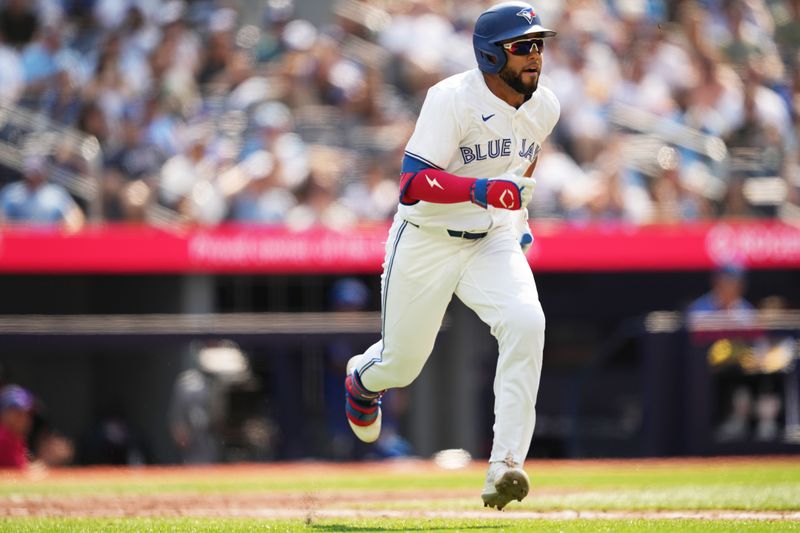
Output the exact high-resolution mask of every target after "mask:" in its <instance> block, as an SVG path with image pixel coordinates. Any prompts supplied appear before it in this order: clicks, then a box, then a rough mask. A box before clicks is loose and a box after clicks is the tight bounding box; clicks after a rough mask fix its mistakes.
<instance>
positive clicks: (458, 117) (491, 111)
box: [398, 69, 561, 231]
mask: <svg viewBox="0 0 800 533" xmlns="http://www.w3.org/2000/svg"><path fill="white" fill-rule="evenodd" d="M560 112H561V107H560V105H559V103H558V100H557V99H556V97H555V95H554V94H553V92H552V91H551V90H550V89H548V88H547V87H544V86H542V85H541V84H539V87H538V88H537V90H536V92H534V93H533V96H531V98H530V99H529V100H528V101H527V102H525V103H524V104H522V106H520V108H519V109H515V108H514V107H513V106H511V105H509V104H507V103H506V102H504V101H503V100H501V99H500V98H498V97H497V96H495V95H494V94H493V93H492V92H491V91H490V90H489V88H488V87H487V86H486V82H485V81H484V80H483V75H482V74H481V72H480V70H478V69H473V70H469V71H467V72H463V73H461V74H457V75H455V76H451V77H449V78H447V79H445V80H442V81H441V82H439V83H437V84H436V85H434V86H433V87H431V88H430V89H429V90H428V95H427V97H426V98H425V103H424V104H423V105H422V110H421V111H420V115H419V118H418V119H417V126H416V128H415V130H414V134H413V135H412V136H411V139H410V140H409V141H408V144H407V145H406V155H407V156H410V157H413V158H415V159H418V160H419V161H421V162H423V163H425V164H428V165H430V166H431V167H433V168H439V169H442V170H445V171H447V172H449V173H451V174H455V175H458V176H468V177H475V178H491V177H495V176H499V175H500V174H503V173H505V172H508V171H510V170H512V169H514V168H515V167H517V166H518V165H520V164H522V163H523V159H524V160H527V161H532V160H533V157H534V156H535V155H536V153H538V150H539V149H540V147H541V145H542V143H543V142H544V140H545V138H546V137H547V136H548V135H549V134H550V132H551V131H552V130H553V127H554V126H555V124H556V122H557V121H558V117H559V114H560ZM417 179H419V178H417ZM398 213H399V215H400V216H401V217H403V218H404V219H405V220H408V221H410V222H413V223H414V224H417V225H420V226H439V227H446V228H447V229H454V230H463V231H486V230H487V229H488V228H489V227H492V226H496V225H500V224H502V223H504V222H506V221H508V220H510V219H511V212H510V211H508V210H504V209H495V208H493V207H491V206H490V207H489V208H488V209H484V208H482V207H480V206H477V205H475V204H472V203H471V202H462V203H458V204H435V203H430V202H423V201H421V202H417V203H416V204H414V205H403V204H400V207H399V209H398Z"/></svg>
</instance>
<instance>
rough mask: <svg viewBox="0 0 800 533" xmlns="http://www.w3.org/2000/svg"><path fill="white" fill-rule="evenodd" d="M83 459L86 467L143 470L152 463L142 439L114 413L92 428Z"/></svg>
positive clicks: (86, 441) (85, 441)
mask: <svg viewBox="0 0 800 533" xmlns="http://www.w3.org/2000/svg"><path fill="white" fill-rule="evenodd" d="M79 459H80V462H81V464H85V465H127V466H140V465H143V464H146V463H148V462H150V461H149V457H148V453H147V450H146V447H145V445H144V443H143V439H142V438H141V436H140V435H139V434H138V432H137V431H136V430H135V429H134V428H133V427H132V426H131V424H130V423H129V422H128V421H127V420H126V419H125V417H124V416H121V415H119V414H115V413H113V412H109V413H108V415H106V416H103V417H102V418H101V419H100V421H99V422H97V423H96V424H94V425H93V426H92V428H91V430H90V431H89V433H88V434H87V435H86V436H85V438H84V440H83V442H82V446H81V454H80V458H79Z"/></svg>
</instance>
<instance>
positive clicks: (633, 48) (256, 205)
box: [0, 0, 800, 228]
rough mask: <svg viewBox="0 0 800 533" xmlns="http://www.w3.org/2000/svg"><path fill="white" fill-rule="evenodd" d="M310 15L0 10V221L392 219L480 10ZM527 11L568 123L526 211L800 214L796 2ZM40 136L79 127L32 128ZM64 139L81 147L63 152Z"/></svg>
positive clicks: (271, 5) (229, 8) (84, 3)
mask: <svg viewBox="0 0 800 533" xmlns="http://www.w3.org/2000/svg"><path fill="white" fill-rule="evenodd" d="M308 3H310V4H312V5H318V8H319V9H320V10H324V11H328V10H330V11H331V15H330V17H321V18H322V19H327V20H329V22H327V23H325V24H316V25H315V24H313V23H312V22H309V21H307V20H304V19H302V18H300V17H298V16H297V15H296V12H297V9H296V7H297V6H295V5H294V3H293V1H292V0H266V1H263V2H245V1H226V0H194V1H181V0H171V1H167V2H161V1H158V0H125V1H123V0H38V1H28V0H5V1H4V2H2V3H1V4H0V5H1V6H2V7H1V8H0V32H1V37H2V46H0V101H1V102H2V104H3V107H2V110H3V112H2V114H0V116H2V118H3V120H2V121H0V141H2V142H1V143H0V162H2V163H3V164H4V166H5V167H7V168H6V169H5V170H3V172H2V174H1V175H0V183H6V184H8V185H7V186H6V188H5V189H4V190H3V191H2V193H0V211H2V216H3V217H4V218H5V219H6V220H7V221H11V222H13V221H15V220H26V219H27V220H31V219H34V220H38V221H45V222H48V221H49V222H52V221H56V220H64V221H67V222H68V223H69V224H70V225H71V226H73V227H79V226H80V225H81V224H82V223H83V216H82V215H81V213H83V215H86V217H87V218H88V219H89V220H93V221H102V220H105V221H120V220H121V221H147V222H163V221H167V222H170V221H194V222H197V223H201V224H218V223H221V222H224V221H240V222H248V223H260V224H275V223H280V224H287V225H289V226H290V227H298V228H302V227H308V226H310V225H313V224H316V223H322V224H325V225H329V226H331V227H334V228H346V227H348V226H350V225H353V224H358V223H364V222H370V221H384V220H387V219H389V218H390V217H391V216H392V214H393V213H394V210H395V205H396V199H397V185H396V181H397V176H398V174H399V168H400V163H401V159H402V151H403V148H404V146H405V142H406V140H407V139H408V137H409V135H410V134H411V132H412V130H413V126H414V121H415V118H416V113H417V111H418V109H419V107H420V106H421V104H422V100H423V99H424V97H425V93H426V91H427V89H428V87H430V86H431V85H432V84H434V83H435V82H437V81H439V80H440V79H442V78H444V77H446V76H449V75H451V74H454V73H457V72H460V71H463V70H466V69H469V68H472V67H474V66H475V59H474V55H473V49H472V42H471V34H472V24H473V22H474V20H475V19H476V17H477V15H478V14H479V13H480V12H481V11H482V10H483V9H485V8H486V7H487V6H488V5H489V4H491V3H493V2H476V1H458V2H457V1H449V0H424V1H423V0H413V1H397V0H385V1H378V0H369V1H357V0H340V1H338V2H336V3H334V4H333V5H330V4H328V3H327V2H316V3H315V2H313V1H312V0H308ZM535 8H536V9H537V11H538V12H539V14H540V15H541V17H542V19H543V20H544V21H545V22H546V24H547V25H548V26H549V27H552V28H555V29H557V30H558V31H559V36H558V38H556V39H554V40H552V41H548V43H547V49H546V51H545V58H544V78H543V82H542V83H544V84H546V85H548V86H549V87H551V88H552V89H553V90H554V91H555V92H556V94H557V95H558V98H559V100H560V102H561V107H562V118H561V121H560V123H559V125H558V126H557V129H556V130H555V131H554V133H553V135H552V136H551V139H550V142H549V145H548V146H546V147H545V150H544V152H543V156H542V159H541V161H540V163H539V165H538V168H537V178H538V186H537V192H536V194H535V196H534V201H533V203H532V205H531V214H532V216H533V217H534V218H557V219H570V220H580V221H593V220H624V221H629V222H632V223H652V222H665V223H670V222H678V221H684V220H697V219H708V218H719V217H736V218H747V217H784V218H786V217H796V216H798V215H797V213H798V211H800V209H799V208H798V207H797V204H800V166H798V159H799V158H798V155H799V153H800V152H799V151H798V142H797V139H798V131H800V128H799V126H800V54H799V51H800V0H685V1H677V0H676V1H674V2H668V1H666V0H568V1H565V2H561V1H557V0H539V1H536V2H535ZM9 117H12V118H14V117H16V120H17V121H16V123H14V124H16V126H14V125H13V124H12V121H11V120H10V119H9ZM19 124H23V126H19ZM43 124H44V125H45V126H43ZM56 124H59V125H62V126H68V127H69V128H74V130H76V131H72V129H67V130H63V131H66V132H69V135H72V137H70V136H69V135H67V134H64V135H56V136H52V135H51V136H50V137H47V136H46V135H45V133H47V131H51V132H52V131H53V128H54V127H55V126H54V125H56ZM12 126H13V127H12ZM59 127H61V126H59ZM26 128H27V129H26ZM59 131H61V130H59ZM75 135H77V137H75ZM82 135H84V136H85V135H89V136H93V137H94V138H96V139H97V142H98V143H99V145H93V144H91V143H90V144H87V143H86V141H85V140H84V142H83V144H81V143H78V144H77V145H72V148H70V147H69V146H67V145H66V144H64V143H63V142H62V141H63V139H66V138H73V137H75V138H78V139H81V138H83V139H86V138H91V137H81V136H82ZM32 139H35V140H36V141H37V142H32ZM43 139H44V140H45V141H47V142H41V141H42V140H43ZM48 139H49V140H48ZM6 146H8V147H11V149H10V151H9V150H7V149H6ZM32 146H33V148H31V147H32ZM75 146H78V148H75ZM98 148H99V150H98ZM14 150H16V151H17V152H19V154H22V155H21V156H17V157H15V156H14V153H15V152H14ZM75 176H77V179H72V178H70V177H73V178H74V177H75ZM26 180H27V181H26ZM86 180H89V183H90V184H93V186H92V187H85V186H81V184H85V183H86ZM46 182H49V184H47V183H46ZM25 183H28V184H30V183H44V185H40V186H39V190H40V191H41V190H45V189H46V192H47V194H44V193H42V194H40V197H39V198H35V199H34V200H36V202H33V201H32V200H31V199H30V198H29V197H28V196H26V194H28V195H29V194H30V193H29V192H27V193H26V189H25V187H23V184H25ZM67 193H69V194H67ZM33 204H35V205H33Z"/></svg>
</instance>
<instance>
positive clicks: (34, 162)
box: [0, 157, 83, 229]
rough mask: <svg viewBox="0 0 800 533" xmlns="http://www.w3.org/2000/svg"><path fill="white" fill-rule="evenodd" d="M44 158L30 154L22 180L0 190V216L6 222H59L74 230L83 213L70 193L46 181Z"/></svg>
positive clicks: (79, 222) (24, 166)
mask: <svg viewBox="0 0 800 533" xmlns="http://www.w3.org/2000/svg"><path fill="white" fill-rule="evenodd" d="M45 172H46V169H45V162H44V158H41V157H29V158H27V159H26V160H25V162H24V164H23V173H24V176H25V179H24V180H22V181H17V182H14V183H10V184H8V185H6V186H5V187H4V188H3V189H2V190H0V218H2V219H4V220H6V221H9V222H31V223H44V224H61V223H64V224H66V225H67V226H68V227H71V228H74V229H77V227H79V226H81V225H83V214H82V213H81V211H80V208H79V207H78V206H77V204H76V203H75V201H74V200H73V199H72V197H71V196H70V195H69V193H68V192H67V191H66V189H64V188H63V187H61V186H60V185H56V184H54V183H47V177H46V174H45Z"/></svg>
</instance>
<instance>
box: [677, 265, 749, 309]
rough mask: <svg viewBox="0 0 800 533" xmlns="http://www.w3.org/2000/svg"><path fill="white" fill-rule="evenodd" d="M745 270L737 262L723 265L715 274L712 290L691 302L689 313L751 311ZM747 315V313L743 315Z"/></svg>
mask: <svg viewBox="0 0 800 533" xmlns="http://www.w3.org/2000/svg"><path fill="white" fill-rule="evenodd" d="M744 293H745V270H744V268H743V267H742V266H741V265H739V264H736V263H728V264H724V265H721V266H720V267H719V268H718V269H717V270H716V271H715V272H714V274H713V277H712V280H711V290H710V291H709V292H707V293H705V294H704V295H702V296H700V297H699V298H698V299H696V300H695V301H693V302H692V303H691V304H689V307H688V309H687V311H688V312H689V313H698V312H713V311H727V312H734V313H741V312H745V313H747V312H751V311H753V310H754V308H753V305H752V304H751V303H750V302H748V301H747V300H746V299H745V297H744ZM742 316H745V315H742Z"/></svg>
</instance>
